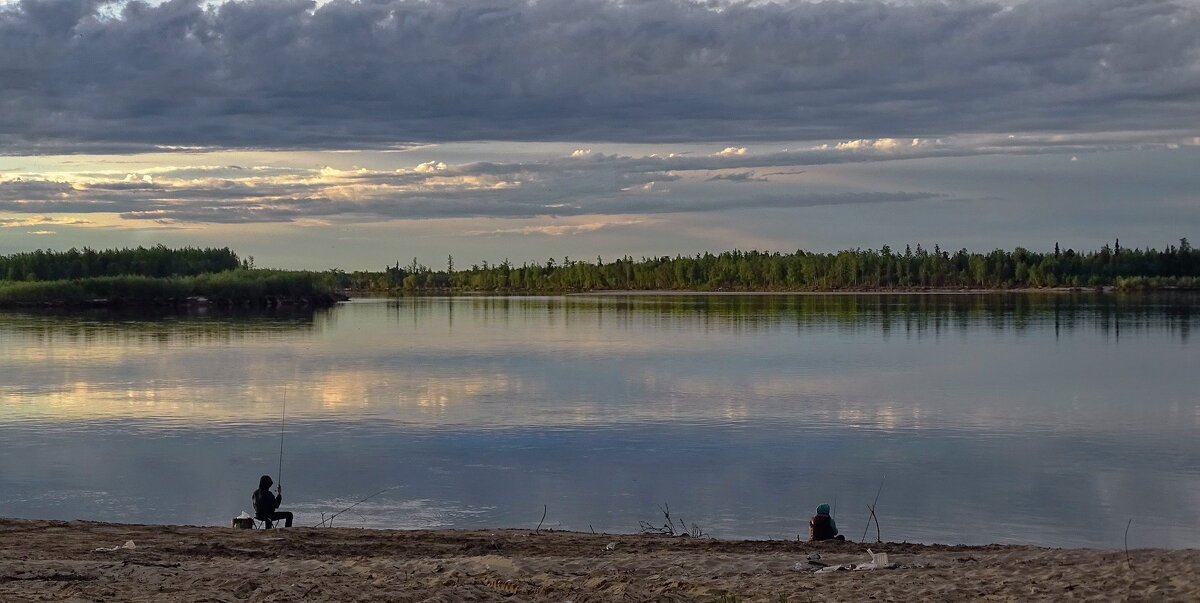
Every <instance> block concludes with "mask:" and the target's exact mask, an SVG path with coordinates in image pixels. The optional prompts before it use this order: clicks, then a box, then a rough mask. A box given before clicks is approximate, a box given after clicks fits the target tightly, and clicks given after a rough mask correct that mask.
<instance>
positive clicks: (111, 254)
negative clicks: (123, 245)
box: [0, 245, 249, 281]
mask: <svg viewBox="0 0 1200 603" xmlns="http://www.w3.org/2000/svg"><path fill="white" fill-rule="evenodd" d="M239 267H243V264H242V262H241V261H240V260H239V259H238V256H237V254H236V253H234V252H233V251H231V250H230V249H229V248H228V247H223V248H220V249H216V248H206V249H199V248H195V247H184V248H182V249H170V248H168V247H166V246H163V245H156V246H154V247H148V248H147V247H138V248H137V249H105V250H102V251H97V250H95V249H90V248H87V247H84V248H83V250H79V249H71V250H69V251H50V250H45V251H43V250H41V249H39V250H37V251H30V252H26V253H17V254H13V255H8V256H0V281H56V280H67V279H80V278H89V277H93V276H122V275H138V276H149V277H155V278H163V277H168V276H194V275H197V274H205V273H208V272H223V271H225V270H233V269H235V268H239ZM244 267H246V268H249V265H246V266H244Z"/></svg>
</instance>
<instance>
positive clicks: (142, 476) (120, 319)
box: [0, 295, 1200, 548]
mask: <svg viewBox="0 0 1200 603" xmlns="http://www.w3.org/2000/svg"><path fill="white" fill-rule="evenodd" d="M1197 309H1200V300H1198V299H1197V298H1196V297H1188V296H1158V297H1113V296H1090V295H1086V296H1053V295H1047V296H1038V295H993V296H987V295H971V296H968V295H927V296H907V295H867V296H857V295H840V296H839V295H818V296H691V295H688V296H596V297H550V298H476V297H458V298H417V299H401V300H364V301H359V302H352V303H348V304H344V305H341V306H339V307H336V308H334V309H331V310H328V311H322V312H318V313H315V314H311V313H309V314H266V315H261V314H260V315H230V314H220V313H210V314H191V315H163V316H146V315H125V314H111V313H95V314H86V315H78V314H74V315H63V314H33V313H11V312H10V313H0V351H2V352H3V353H2V356H0V446H2V448H3V455H0V516H16V517H39V518H61V519H72V518H83V519H92V520H103V521H126V522H144V523H192V524H213V525H228V523H229V519H230V518H231V517H233V516H235V515H237V514H238V513H239V512H240V511H242V510H250V504H249V496H250V492H251V491H252V490H253V488H254V487H255V485H256V483H257V478H258V476H259V475H260V474H262V473H270V474H272V475H275V474H276V473H277V472H278V469H279V466H278V463H279V449H280V428H281V416H282V414H283V412H284V407H285V404H286V427H285V431H286V437H285V440H284V465H283V476H282V477H283V484H284V500H285V505H284V507H285V508H287V509H290V510H293V511H295V512H296V513H297V516H298V522H299V523H300V524H305V525H310V524H314V523H317V522H319V521H320V519H321V514H322V513H326V514H329V513H333V512H336V511H338V510H341V509H343V508H345V507H346V506H348V505H350V504H351V503H353V502H354V501H355V500H358V499H360V498H362V497H364V496H367V495H369V494H371V493H374V492H377V491H379V490H381V489H384V488H391V489H389V490H387V491H386V492H384V493H383V494H380V495H378V496H377V497H375V498H373V499H371V500H369V501H367V502H365V503H363V504H361V505H360V506H358V507H356V508H355V509H353V510H352V511H350V512H347V513H345V514H343V515H341V516H340V517H339V518H338V520H337V523H336V525H340V526H349V527H353V526H364V527H395V528H436V527H455V528H477V527H528V528H533V527H534V526H536V525H537V524H538V521H539V519H540V518H541V516H542V512H543V505H545V506H546V509H547V511H546V519H545V524H544V525H545V526H548V527H551V528H564V529H572V530H584V531H586V530H589V529H595V530H596V531H597V532H599V531H609V532H635V531H637V530H638V526H639V522H640V521H647V522H654V523H658V524H661V523H662V521H661V513H660V511H659V507H660V505H662V504H664V503H667V504H669V505H670V509H671V511H672V514H673V515H675V516H677V517H679V518H682V519H683V520H685V521H686V522H688V523H689V524H691V523H695V524H697V525H698V526H699V527H700V528H701V529H702V530H703V531H704V532H705V533H706V534H710V535H714V536H719V537H730V538H733V537H737V538H742V537H744V538H775V539H785V538H786V539H794V538H795V537H796V535H797V534H798V533H804V534H805V536H807V527H806V521H807V518H808V516H809V515H811V513H812V508H813V507H815V506H816V505H817V504H819V503H822V502H829V503H834V504H835V516H836V517H837V519H838V523H839V526H840V527H841V528H842V531H843V532H844V533H846V534H847V535H848V536H849V537H850V538H853V539H855V540H857V539H859V538H861V537H862V535H863V531H864V529H865V528H866V519H867V510H866V505H867V504H868V503H870V502H872V500H874V499H875V497H876V493H877V492H879V502H878V514H879V519H880V524H881V531H882V536H883V538H884V539H888V540H908V541H919V542H945V543H987V542H1019V543H1035V544H1043V545H1054V546H1098V547H1113V548H1120V547H1122V546H1123V538H1124V532H1125V527H1126V522H1127V521H1128V520H1129V519H1130V518H1133V524H1132V527H1131V528H1130V532H1129V545H1130V546H1131V547H1138V546H1165V547H1197V546H1200V438H1198V437H1197V436H1198V435H1200V352H1198V346H1197V343H1196V341H1195V337H1194V336H1193V335H1192V333H1191V330H1192V329H1193V327H1196V326H1200V319H1198V318H1197V316H1198V312H1197ZM881 484H882V489H880V487H881ZM874 536H875V528H874V526H872V527H871V528H870V535H869V537H870V538H871V539H874Z"/></svg>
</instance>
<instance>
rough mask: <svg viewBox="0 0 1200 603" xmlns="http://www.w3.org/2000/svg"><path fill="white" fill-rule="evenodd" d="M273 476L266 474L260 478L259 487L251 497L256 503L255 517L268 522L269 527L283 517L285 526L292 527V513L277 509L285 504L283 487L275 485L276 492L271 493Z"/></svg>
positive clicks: (251, 500)
mask: <svg viewBox="0 0 1200 603" xmlns="http://www.w3.org/2000/svg"><path fill="white" fill-rule="evenodd" d="M273 483H274V482H273V481H272V480H271V476H269V475H264V476H262V477H260V478H258V489H257V490H255V491H254V494H253V495H252V496H251V497H250V502H252V503H253V504H254V518H255V519H259V520H261V521H264V522H266V524H267V528H268V529H269V528H270V527H271V526H272V525H273V523H272V522H275V521H279V520H280V519H282V520H283V521H284V523H283V527H285V528H290V527H292V514H291V513H288V512H287V511H277V510H276V509H278V508H279V505H281V504H283V487H282V486H275V494H271V484H273Z"/></svg>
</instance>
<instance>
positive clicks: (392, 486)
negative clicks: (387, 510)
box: [313, 485, 400, 527]
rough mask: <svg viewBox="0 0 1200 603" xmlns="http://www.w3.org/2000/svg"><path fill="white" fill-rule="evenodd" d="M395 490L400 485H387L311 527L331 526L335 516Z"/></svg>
mask: <svg viewBox="0 0 1200 603" xmlns="http://www.w3.org/2000/svg"><path fill="white" fill-rule="evenodd" d="M397 488H400V485H389V486H388V488H384V489H383V490H379V491H378V492H374V494H372V495H371V496H367V497H366V498H361V500H359V502H355V503H354V505H350V506H349V507H346V508H344V509H342V511H338V512H337V513H334V514H332V515H330V517H329V518H328V519H322V520H320V523H319V524H316V525H313V527H324V526H325V524H332V521H334V518H336V517H337V515H341V514H342V513H346V512H347V511H350V509H353V508H354V507H358V506H359V505H362V503H364V502H367V501H370V500H371V498H374V497H376V496H379V495H380V494H383V492H386V491H388V490H395V489H397Z"/></svg>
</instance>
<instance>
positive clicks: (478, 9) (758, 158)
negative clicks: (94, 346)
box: [0, 0, 1200, 270]
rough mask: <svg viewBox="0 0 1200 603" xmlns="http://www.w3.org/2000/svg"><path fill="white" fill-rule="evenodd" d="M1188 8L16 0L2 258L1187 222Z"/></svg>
mask: <svg viewBox="0 0 1200 603" xmlns="http://www.w3.org/2000/svg"><path fill="white" fill-rule="evenodd" d="M1198 166H1200V1H1198V0H1173V1H1168V0H1023V1H1022V0H945V1H932V0H894V1H886V2H885V1H879V0H847V1H842V2H810V1H794V0H783V1H779V2H757V1H751V2H731V1H727V0H705V1H687V0H628V1H610V0H540V1H527V0H448V1H438V0H361V1H356V2H351V1H346V0H333V1H331V2H319V3H314V2H309V1H296V0H247V1H232V2H220V1H203V2H202V1H199V0H171V1H168V2H150V3H146V2H137V1H133V2H105V1H97V0H20V1H13V0H0V254H7V253H14V252H20V251H28V250H32V249H39V248H49V249H68V248H71V247H84V246H90V247H93V248H108V247H120V246H134V245H154V244H159V243H161V244H165V245H168V246H179V245H193V246H205V247H207V246H220V247H223V246H229V247H231V248H233V249H234V250H235V251H237V252H238V253H239V254H240V255H242V256H243V257H249V256H253V257H254V258H255V263H256V265H259V266H271V267H281V268H314V269H325V268H342V269H346V270H356V269H380V268H382V267H383V266H384V265H388V264H394V263H395V262H397V261H398V262H400V263H402V264H408V263H409V262H411V261H412V259H413V258H414V257H415V258H418V260H419V261H420V262H421V263H423V264H426V265H429V266H431V267H433V268H444V267H445V265H446V262H447V257H448V256H451V255H452V256H454V259H455V264H456V265H457V266H459V267H462V266H466V265H470V264H472V263H479V262H482V261H488V262H495V261H501V260H504V259H509V260H511V261H514V262H516V263H518V264H520V263H522V262H525V261H537V262H541V261H545V260H546V259H547V258H549V257H555V258H557V259H561V258H563V257H564V256H568V257H571V258H572V259H588V260H591V259H595V258H596V257H601V258H603V259H604V260H606V261H607V260H611V259H614V258H616V257H621V256H625V255H630V256H633V257H642V256H656V255H675V254H689V255H690V254H695V253H698V252H704V251H712V252H719V251H722V250H729V249H760V250H769V251H782V252H791V251H795V250H796V249H807V250H815V251H836V250H839V249H848V248H879V247H881V246H883V245H891V246H892V247H893V248H903V246H904V245H906V244H912V245H914V246H915V245H916V244H922V245H924V246H926V247H933V246H934V245H941V246H942V247H943V248H948V249H958V248H960V247H967V248H970V249H973V250H982V251H987V250H991V249H994V248H1005V249H1011V248H1013V247H1016V246H1024V247H1028V248H1030V249H1035V250H1048V249H1051V248H1053V246H1054V244H1055V243H1056V242H1058V243H1060V244H1061V245H1062V247H1063V248H1075V249H1080V250H1088V249H1097V248H1099V247H1100V246H1102V245H1104V244H1105V243H1111V242H1112V241H1114V240H1116V239H1118V238H1119V239H1120V241H1121V244H1122V246H1125V247H1142V246H1153V247H1159V248H1161V247H1164V246H1166V245H1169V244H1172V243H1177V242H1178V240H1179V239H1180V238H1183V237H1191V238H1192V239H1193V241H1194V240H1195V239H1196V238H1197V236H1198V235H1200V228H1198V226H1200V170H1198V169H1197V167H1198Z"/></svg>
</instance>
